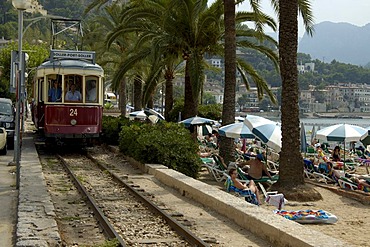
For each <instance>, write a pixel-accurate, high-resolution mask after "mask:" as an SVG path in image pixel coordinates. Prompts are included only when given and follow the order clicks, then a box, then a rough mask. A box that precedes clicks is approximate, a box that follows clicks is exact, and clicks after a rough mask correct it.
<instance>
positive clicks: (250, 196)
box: [224, 175, 259, 206]
mask: <svg viewBox="0 0 370 247" xmlns="http://www.w3.org/2000/svg"><path fill="white" fill-rule="evenodd" d="M224 185H225V189H226V191H227V192H229V193H230V192H233V193H235V194H236V195H237V196H240V197H244V199H245V201H247V202H249V203H251V204H254V205H257V206H259V203H258V200H257V195H256V194H255V193H253V192H252V191H251V190H241V189H238V188H236V187H235V186H234V183H233V181H232V180H231V178H230V176H228V175H227V178H226V181H225V184H224Z"/></svg>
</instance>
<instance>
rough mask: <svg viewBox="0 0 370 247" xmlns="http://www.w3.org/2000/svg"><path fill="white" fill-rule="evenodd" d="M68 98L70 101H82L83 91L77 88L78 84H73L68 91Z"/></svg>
mask: <svg viewBox="0 0 370 247" xmlns="http://www.w3.org/2000/svg"><path fill="white" fill-rule="evenodd" d="M66 100H69V101H81V100H82V96H81V93H80V92H79V91H77V90H76V84H71V88H70V90H69V91H68V92H67V93H66Z"/></svg>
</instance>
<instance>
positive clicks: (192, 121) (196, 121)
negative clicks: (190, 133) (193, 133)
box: [179, 116, 216, 128]
mask: <svg viewBox="0 0 370 247" xmlns="http://www.w3.org/2000/svg"><path fill="white" fill-rule="evenodd" d="M215 122H216V121H215V120H212V119H208V118H203V117H198V116H195V117H191V118H187V119H185V120H182V121H180V122H179V123H183V124H184V125H185V127H187V128H188V127H190V126H191V125H203V124H209V125H212V124H214V123H215Z"/></svg>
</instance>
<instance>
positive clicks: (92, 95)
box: [87, 80, 96, 102]
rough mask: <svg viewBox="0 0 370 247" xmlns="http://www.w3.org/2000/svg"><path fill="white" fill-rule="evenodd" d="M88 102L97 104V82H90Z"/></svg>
mask: <svg viewBox="0 0 370 247" xmlns="http://www.w3.org/2000/svg"><path fill="white" fill-rule="evenodd" d="M88 84H89V87H88V91H87V101H90V102H96V81H95V80H91V81H88Z"/></svg>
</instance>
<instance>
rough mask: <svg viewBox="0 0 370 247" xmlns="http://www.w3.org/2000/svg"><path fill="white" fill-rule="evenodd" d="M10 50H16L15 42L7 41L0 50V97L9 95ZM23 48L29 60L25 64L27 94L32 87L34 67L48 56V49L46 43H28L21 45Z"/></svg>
mask: <svg viewBox="0 0 370 247" xmlns="http://www.w3.org/2000/svg"><path fill="white" fill-rule="evenodd" d="M12 50H16V51H17V50H18V44H17V43H16V42H12V43H9V44H8V46H6V47H5V48H3V49H1V50H0V64H1V66H3V68H1V70H2V75H1V77H0V97H11V95H10V93H9V84H10V83H9V82H10V62H11V60H10V58H11V51H12ZM23 50H24V51H27V53H28V55H29V60H28V62H27V64H26V72H27V73H28V79H27V82H26V84H27V90H28V95H31V94H30V89H31V87H32V80H33V75H34V72H35V68H36V67H37V66H39V65H40V64H41V63H42V62H43V61H44V60H45V59H46V58H47V57H48V56H49V51H48V49H47V47H46V45H29V44H28V43H25V44H24V45H23Z"/></svg>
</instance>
